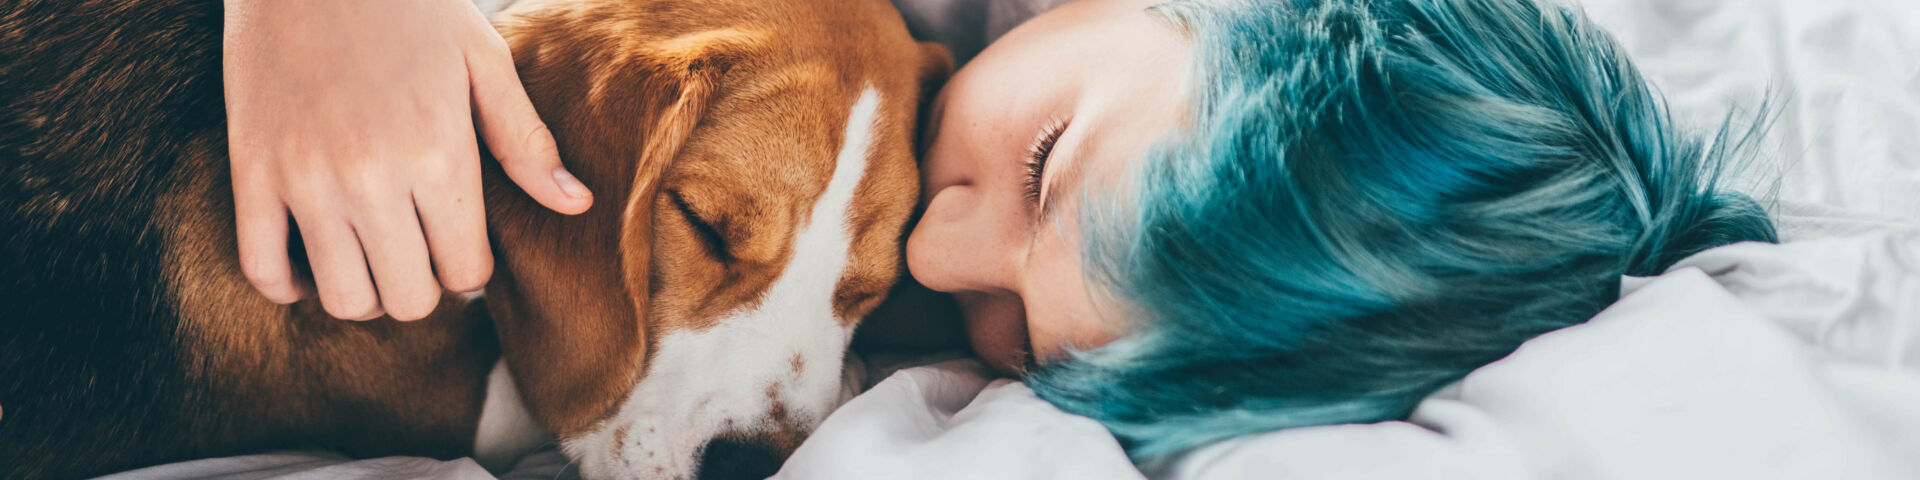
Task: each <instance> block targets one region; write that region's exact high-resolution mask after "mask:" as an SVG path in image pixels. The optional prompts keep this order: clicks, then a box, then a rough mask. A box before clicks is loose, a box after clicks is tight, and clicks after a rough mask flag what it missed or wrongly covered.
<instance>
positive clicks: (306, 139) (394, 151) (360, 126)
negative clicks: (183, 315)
mask: <svg viewBox="0 0 1920 480" xmlns="http://www.w3.org/2000/svg"><path fill="white" fill-rule="evenodd" d="M226 8H227V10H226V31H225V38H226V40H225V50H224V57H225V58H224V60H225V63H224V70H225V80H226V98H227V104H226V105H227V121H228V124H227V132H228V136H229V141H230V142H231V151H232V152H231V153H232V158H233V162H232V163H233V196H234V207H235V209H236V220H237V223H238V225H239V239H240V265H241V270H242V271H244V272H245V273H246V276H247V279H248V280H249V281H251V282H252V283H253V285H254V287H255V288H258V289H259V290H260V292H261V293H263V294H265V295H266V296H267V298H268V299H271V300H273V301H274V302H278V303H290V302H293V301H296V300H299V299H301V298H303V297H306V296H308V295H311V294H312V293H313V291H314V290H315V286H316V285H317V287H318V291H319V292H318V293H319V296H320V301H321V303H322V304H323V305H324V306H325V308H326V310H327V313H329V314H331V315H333V316H336V317H340V318H347V319H369V318H374V317H377V316H380V315H381V314H382V313H385V314H388V315H391V316H393V318H396V319H400V320H413V319H418V318H421V317H425V316H426V315H427V314H428V313H432V311H433V308H434V307H435V305H437V304H438V302H439V299H440V295H441V288H442V287H445V288H446V289H448V290H453V291H472V290H477V289H479V288H481V287H482V286H484V285H485V284H486V281H487V277H489V276H490V275H491V274H492V272H493V255H492V253H491V251H490V250H489V246H488V243H487V231H486V222H485V219H484V218H483V216H484V214H485V209H484V208H483V207H482V205H481V190H480V159H479V151H478V148H477V146H476V145H477V142H476V141H475V138H474V130H475V126H476V125H477V126H478V128H479V131H480V132H479V133H480V135H481V136H483V137H484V138H485V139H486V141H487V145H488V146H489V147H491V148H492V152H493V154H494V156H495V157H496V158H498V159H499V160H500V164H501V166H502V167H504V168H505V170H506V173H507V176H509V177H511V178H512V179H513V181H514V183H516V184H519V186H520V188H522V189H525V190H526V191H527V194H529V195H531V196H532V197H533V198H534V200H536V201H539V202H540V203H541V204H542V205H546V206H547V207H548V208H552V209H554V210H556V211H559V212H561V213H567V214H575V213H580V212H583V211H586V209H587V207H588V206H590V205H592V203H593V198H592V196H591V194H590V193H588V191H587V189H586V187H585V186H584V185H582V184H580V182H579V181H578V180H576V179H574V178H573V176H572V175H571V174H569V173H567V171H566V170H565V169H564V168H563V167H561V165H560V158H559V157H558V155H557V154H556V153H555V147H554V144H553V136H552V134H550V133H549V132H548V131H547V128H546V125H545V124H544V123H542V122H541V121H540V117H539V116H538V115H537V114H535V113H534V111H533V105H532V104H531V103H530V102H528V100H527V94H526V91H525V90H524V89H522V88H521V86H520V79H519V77H518V75H517V74H516V73H515V72H514V66H513V61H512V59H510V58H509V53H508V51H507V46H506V42H505V41H503V40H501V38H500V35H499V34H498V33H496V32H495V31H494V30H493V27H492V26H491V25H489V24H488V23H487V21H486V19H485V18H484V17H483V16H482V15H481V13H480V12H479V10H478V9H477V8H475V7H474V6H473V4H472V3H471V2H470V0H408V1H393V0H321V1H305V0H296V1H287V0H227V1H226ZM289 213H291V215H292V216H293V219H294V220H295V221H296V222H297V223H298V228H299V232H300V237H301V239H302V240H304V242H305V244H306V250H307V258H308V259H309V261H310V264H311V265H312V270H313V280H312V282H311V283H309V282H308V281H307V280H306V279H303V278H297V277H296V274H295V272H294V270H293V268H292V266H291V262H290V261H289V256H288V249H287V238H288V231H289V230H288V222H287V217H288V215H289ZM436 277H437V278H436Z"/></svg>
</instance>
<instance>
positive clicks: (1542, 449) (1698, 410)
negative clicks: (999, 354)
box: [781, 232, 1920, 479]
mask: <svg viewBox="0 0 1920 480" xmlns="http://www.w3.org/2000/svg"><path fill="white" fill-rule="evenodd" d="M1626 286H1627V288H1629V289H1631V291H1630V293H1629V294H1628V295H1626V296H1625V297H1624V298H1623V299H1622V300H1621V301H1620V302H1619V303H1617V304H1615V305H1614V306H1612V307H1611V308H1609V309H1607V311H1605V312H1603V313H1601V314H1600V315H1599V316H1598V317H1595V318H1594V319H1593V320H1592V321H1590V322H1588V323H1586V324H1584V325H1579V326H1575V327H1569V328H1566V329H1562V330H1560V331H1556V332H1553V333H1550V334H1547V335H1544V336H1541V337H1540V338H1537V339H1534V340H1533V341H1530V342H1527V343H1526V344H1525V345H1524V346H1523V347H1521V349H1520V350H1519V351H1518V352H1516V353H1515V354H1514V355H1513V356H1511V357H1509V358H1507V359H1505V360H1502V361H1500V362H1497V363H1494V364H1492V365H1489V366H1487V367H1485V368H1482V369H1480V370H1478V371H1475V372H1474V373H1473V374H1472V375H1469V376H1468V377H1467V378H1466V379H1465V380H1463V381H1461V382H1460V383H1458V384H1456V385H1455V386H1453V387H1450V388H1448V389H1446V390H1444V391H1442V392H1441V393H1440V394H1438V395H1435V396H1433V397H1431V398H1429V399H1428V400H1427V401H1426V402H1424V403H1422V404H1421V405H1420V407H1419V408H1418V409H1417V410H1416V411H1415V412H1414V414H1413V416H1412V418H1411V419H1410V421H1408V422H1385V423H1379V424H1372V425H1343V426H1329V427H1317V428H1302V429H1294V430H1286V431H1280V432H1274V433H1269V434H1264V435H1257V436H1252V437H1247V438H1242V439H1238V440H1233V441H1229V442H1225V443H1222V444H1218V445H1214V446H1211V447H1207V448H1204V449H1201V450H1199V451H1197V452H1194V453H1193V454H1190V455H1188V456H1186V457H1184V458H1180V459H1177V460H1175V461H1173V462H1170V463H1168V464H1166V465H1159V466H1157V467H1158V468H1155V469H1150V471H1151V473H1153V474H1154V475H1153V476H1154V477H1157V478H1194V479H1202V478H1205V479H1214V478H1221V479H1240V478H1245V479H1255V478H1311V479H1347V478H1355V479H1360V478H1458V479H1547V478H1554V479H1658V478H1673V479H1702V478H1727V479H1734V478H1738V479H1760V478H1795V479H1841V478H1845V479H1876V478H1884V479H1911V478H1920V234H1914V233H1910V232H1909V233H1902V234H1880V235H1868V236H1849V237H1834V238H1825V239H1816V240H1808V241H1803V242H1795V243H1791V244H1787V245H1763V244H1748V245H1737V246H1732V247H1727V248H1721V249H1716V250H1711V251H1708V252H1705V253H1702V254H1700V255H1697V256H1695V257H1692V258H1689V259H1687V260H1685V261H1683V262H1681V263H1680V264H1679V265H1678V266H1676V267H1675V270H1673V271H1672V272H1671V273H1669V274H1667V275H1664V276H1662V277H1659V278H1656V279H1627V280H1626ZM983 372H984V370H982V369H981V367H980V366H979V365H978V364H977V363H976V362H974V361H971V360H965V361H955V362H947V363H942V364H937V365H932V366H927V367H918V368H913V369H908V370H904V371H901V372H899V373H897V374H895V375H894V376H893V377H891V378H889V379H888V380H886V381H884V382H881V383H880V385H878V386H877V387H875V388H874V389H873V390H871V391H869V392H867V393H866V394H865V395H862V396H860V397H858V398H855V399H854V400H853V401H852V402H850V403H848V404H847V405H846V406H844V407H842V408H841V410H840V411H839V412H837V413H835V414H834V416H832V417H830V418H828V419H827V422H826V423H825V424H824V425H822V426H821V428H820V430H818V431H817V432H815V433H814V436H813V437H812V438H811V439H810V440H808V441H807V443H806V444H805V445H802V446H801V448H800V451H798V452H796V453H795V454H794V457H793V458H792V459H791V460H789V461H788V462H787V465H786V468H785V470H783V471H782V472H781V476H782V478H805V479H812V478H832V479H862V478H874V479H885V478H995V479H1022V478H1032V479H1046V478H1088V479H1096V478H1140V477H1141V476H1142V474H1141V473H1139V472H1137V471H1134V470H1133V469H1131V468H1130V466H1131V465H1130V464H1129V463H1127V462H1126V461H1125V460H1124V454H1123V453H1122V452H1121V451H1120V449H1119V446H1118V445H1117V444H1116V443H1115V442H1114V440H1113V438H1112V437H1111V436H1109V435H1108V434H1107V433H1106V432H1105V431H1104V430H1102V429H1100V428H1099V426H1098V425H1097V424H1095V423H1094V422H1092V421H1091V420H1088V419H1085V418H1081V417H1077V416H1073V415H1068V414H1065V413H1063V412H1060V411H1059V410H1057V409H1054V408H1052V407H1051V406H1050V405H1048V404H1046V403H1045V402H1043V401H1041V400H1039V399H1038V398H1037V397H1035V396H1034V395H1033V393H1032V391H1031V390H1029V389H1027V388H1026V387H1025V386H1023V385H1021V384H1019V383H1017V382H1012V381H1008V380H995V381H988V380H987V379H986V378H985V377H983V376H982V374H983ZM976 394H977V395H976Z"/></svg>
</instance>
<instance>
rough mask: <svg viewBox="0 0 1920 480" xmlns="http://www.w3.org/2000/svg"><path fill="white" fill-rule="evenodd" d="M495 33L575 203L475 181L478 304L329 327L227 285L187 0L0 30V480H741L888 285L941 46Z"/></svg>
mask: <svg viewBox="0 0 1920 480" xmlns="http://www.w3.org/2000/svg"><path fill="white" fill-rule="evenodd" d="M495 26H496V27H497V28H498V29H499V30H500V32H501V33H502V34H503V36H504V37H505V38H506V40H507V44H508V48H511V50H512V53H513V58H514V59H515V61H516V63H517V66H518V68H519V72H520V76H521V80H522V81H523V83H524V84H525V85H526V87H527V91H528V93H529V94H530V96H531V98H532V100H533V102H534V105H535V106H536V107H537V109H538V110H539V111H540V113H541V115H542V117H543V119H544V120H545V121H546V122H547V124H548V125H549V127H550V128H551V129H552V130H553V133H554V136H555V140H556V142H557V144H558V146H559V148H560V154H561V158H563V159H564V161H565V162H566V163H567V168H568V169H569V170H571V171H573V172H574V173H576V175H577V176H578V177H580V179H581V180H582V181H583V182H585V183H586V184H587V186H588V187H589V188H591V189H592V190H593V191H594V192H595V194H596V196H597V197H599V198H600V199H601V201H600V202H597V203H596V204H595V206H594V207H593V209H591V210H589V211H588V212H586V213H584V214H581V215H578V216H572V217H568V216H562V215H559V214H556V213H552V212H550V211H547V210H545V209H543V208H540V207H539V206H538V205H537V204H535V203H534V202H533V201H532V200H531V199H530V198H528V197H527V196H526V195H525V194H524V193H522V192H520V191H519V190H517V189H516V188H515V187H513V185H512V184H511V183H510V182H508V181H507V180H506V178H505V176H504V174H503V173H501V171H500V170H499V167H498V165H497V164H495V163H494V162H492V160H491V159H483V163H484V164H485V165H486V170H487V171H486V174H485V183H486V199H485V201H486V204H487V205H486V206H487V210H488V224H489V233H490V237H491V238H492V240H493V242H494V250H495V257H496V258H497V259H498V260H497V262H498V263H497V268H496V269H495V270H496V273H495V275H494V278H493V281H492V282H491V283H490V284H489V285H488V286H487V288H486V291H485V295H484V299H482V300H475V299H472V298H470V297H464V296H457V295H448V296H445V297H444V298H443V299H442V301H441V304H440V305H439V307H438V309H437V310H436V311H435V313H434V314H433V315H432V316H431V317H429V318H427V319H425V320H421V321H418V322H411V323H398V322H393V321H391V320H384V319H383V320H376V321H371V322H348V321H341V320H335V319H332V318H328V317H327V316H326V314H325V313H324V312H323V311H322V310H321V309H320V307H319V306H318V305H317V303H315V302H313V301H306V302H302V303H296V304H293V305H290V306H282V305H275V304H272V303H270V302H268V301H267V300H266V299H265V298H262V297H261V296H260V295H259V294H257V293H255V292H254V291H253V289H252V288H251V287H250V286H249V284H248V283H247V281H246V280H245V278H243V276H242V274H241V273H240V269H239V266H238V257H237V255H236V253H235V238H234V224H233V205H232V193H231V192H232V188H231V185H230V183H229V181H230V180H229V176H228V166H227V163H226V162H227V157H226V125H225V118H224V117H225V115H224V110H223V104H222V93H221V91H222V83H221V78H220V71H221V69H220V58H221V57H220V46H221V5H220V1H219V0H66V1H34V0H28V1H27V2H25V3H23V4H19V3H17V4H15V5H14V6H13V7H12V8H9V9H7V12H6V13H4V14H0V241H3V242H4V243H3V244H0V415H4V416H0V478H66V477H77V476H88V475H96V474H102V473H109V472H113V471H118V470H123V469H128V468H133V467H139V466H144V465H150V464H155V463H161V462H167V461H174V460H181V459H187V458H195V457H204V456H214V455H227V454H234V453H241V452H245V451H253V450H259V449H265V448H279V447H321V448H328V449H333V450H338V451H342V452H346V453H349V454H352V455H357V456H376V455H396V454H406V455H424V456H433V457H441V458H449V457H457V456H463V455H473V454H476V452H477V453H480V454H483V455H488V454H492V455H499V456H510V454H512V453H514V450H516V449H522V448H527V447H533V446H538V445H539V444H540V443H541V442H543V441H544V440H541V435H544V434H545V433H543V432H551V434H552V435H553V438H554V439H557V441H558V444H559V446H560V448H561V450H562V451H564V452H565V453H566V454H567V455H568V456H569V457H571V459H572V460H574V461H575V462H577V463H578V465H579V467H580V472H581V473H582V474H583V475H584V476H586V477H589V478H683V477H692V476H696V475H698V476H704V477H734V476H765V475H768V474H771V473H773V471H774V470H775V469H777V468H778V466H779V464H780V462H781V461H782V460H783V459H784V458H785V456H786V455H787V454H788V453H790V452H792V450H793V449H794V448H796V447H797V446H798V444H799V442H800V441H801V440H802V439H803V438H804V437H805V435H806V434H807V433H808V432H809V431H811V429H812V428H813V427H814V426H815V425H817V424H818V423H819V422H820V421H821V420H822V419H823V418H824V417H825V416H826V415H827V414H828V413H829V412H830V411H831V410H832V409H833V408H834V407H835V406H836V405H838V403H839V402H840V401H842V400H843V396H844V395H845V392H843V386H842V385H843V382H842V373H843V363H844V362H843V355H844V354H845V351H846V347H847V342H848V341H849V338H850V336H851V331H852V329H853V328H854V326H855V325H856V324H857V323H858V321H859V320H860V319H861V318H862V317H863V316H864V315H865V314H866V313H868V312H869V311H871V310H873V309H874V308H875V306H876V305H877V304H879V303H880V302H881V301H882V300H883V298H884V297H885V296H886V294H887V292H888V290H889V288H890V286H892V285H893V284H894V282H895V281H896V279H897V278H898V277H899V276H900V275H901V272H902V270H903V267H902V263H901V258H900V257H901V248H900V246H901V244H900V242H901V240H902V235H903V234H904V231H905V228H906V224H907V222H908V217H909V216H910V215H911V209H912V208H913V205H914V201H915V199H916V198H917V197H918V188H919V185H918V181H917V174H916V168H915V163H914V159H913V144H912V143H913V135H912V133H913V129H914V120H915V116H916V114H917V107H918V106H919V104H920V102H921V97H922V95H923V94H925V93H929V92H930V89H931V88H932V86H931V85H933V84H935V83H937V82H938V81H940V80H941V79H943V78H944V77H945V75H946V74H947V73H949V71H950V70H951V68H952V66H951V61H950V60H949V58H948V57H947V55H946V53H945V51H944V50H942V49H940V48H939V47H937V46H932V44H919V43H915V42H914V41H913V40H912V39H911V37H910V36H909V35H908V33H907V30H906V28H905V26H904V25H903V24H902V21H901V19H900V17H899V15H898V13H896V12H895V11H894V9H893V7H892V5H891V4H889V3H888V2H887V0H796V1H765V0H521V1H520V2H518V3H516V4H514V5H512V6H510V7H508V8H507V9H506V10H505V11H502V12H500V13H499V14H498V15H496V17H495ZM481 151H482V152H483V153H484V152H485V149H481ZM295 237H296V238H297V236H295Z"/></svg>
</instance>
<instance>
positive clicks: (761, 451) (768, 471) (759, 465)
mask: <svg viewBox="0 0 1920 480" xmlns="http://www.w3.org/2000/svg"><path fill="white" fill-rule="evenodd" d="M786 457H787V456H786V455H784V454H782V453H781V452H780V451H778V450H776V449H774V448H773V447H772V446H770V445H767V444H764V443H760V442H755V441H752V440H750V439H744V440H743V439H736V438H731V437H721V438H715V439H713V441H712V442H711V443H708V444H707V447H706V449H705V450H704V451H702V452H701V454H700V478H701V479H702V480H735V479H753V480H760V479H764V478H767V477H771V476H773V474H775V473H778V472H779V471H780V464H781V463H784V462H786Z"/></svg>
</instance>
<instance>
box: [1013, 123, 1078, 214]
mask: <svg viewBox="0 0 1920 480" xmlns="http://www.w3.org/2000/svg"><path fill="white" fill-rule="evenodd" d="M1066 131H1067V122H1066V121H1063V120H1054V121H1052V122H1049V123H1047V126H1046V128H1044V129H1042V130H1040V136H1039V137H1037V138H1034V140H1033V146H1032V147H1028V148H1027V159H1026V179H1025V184H1024V185H1023V186H1024V187H1025V188H1026V195H1027V203H1032V204H1039V203H1040V177H1041V175H1043V174H1045V173H1046V172H1047V160H1048V159H1049V158H1051V157H1052V156H1053V145H1054V144H1056V143H1060V134H1061V133H1065V132H1066Z"/></svg>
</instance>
